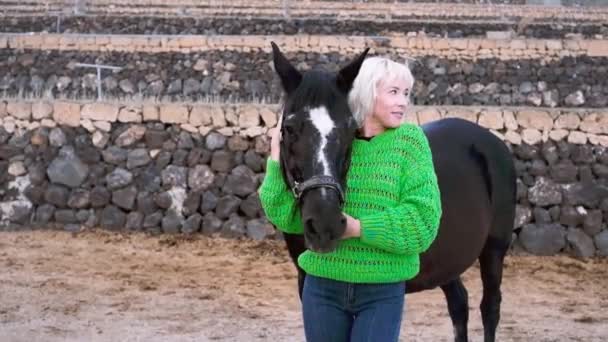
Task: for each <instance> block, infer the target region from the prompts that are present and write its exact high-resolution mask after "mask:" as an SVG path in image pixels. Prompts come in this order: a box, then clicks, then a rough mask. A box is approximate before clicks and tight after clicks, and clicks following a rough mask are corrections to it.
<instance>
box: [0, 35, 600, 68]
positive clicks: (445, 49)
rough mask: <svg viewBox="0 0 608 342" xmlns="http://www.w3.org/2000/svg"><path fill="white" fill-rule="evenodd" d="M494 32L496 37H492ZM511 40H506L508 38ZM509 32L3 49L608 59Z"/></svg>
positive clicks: (102, 38) (122, 40)
mask: <svg viewBox="0 0 608 342" xmlns="http://www.w3.org/2000/svg"><path fill="white" fill-rule="evenodd" d="M491 34H492V33H491ZM504 38H506V39H504ZM510 38H511V36H510V34H508V33H505V32H496V37H492V38H485V39H484V38H433V37H426V36H411V37H408V36H398V37H389V36H387V37H366V36H327V35H324V36H314V35H313V36H309V35H297V36H289V35H277V36H272V35H244V36H239V35H236V36H229V35H224V36H206V35H185V36H179V35H152V36H149V35H86V34H51V33H49V34H46V33H34V34H19V33H0V49H3V48H10V49H40V50H72V51H116V52H120V51H122V52H149V53H158V52H182V53H190V52H200V51H210V50H220V51H222V50H230V51H235V52H250V51H264V52H269V51H270V42H271V41H274V42H276V43H277V44H279V45H280V46H282V47H283V49H284V50H285V51H317V52H321V53H330V52H341V53H346V52H351V51H359V50H361V49H364V48H365V47H374V48H375V49H376V50H377V51H380V52H382V53H385V52H388V51H391V52H394V53H396V54H400V55H407V56H411V57H422V56H429V55H433V56H436V57H441V58H451V59H475V60H476V59H487V58H498V59H501V60H513V59H522V58H537V59H542V60H543V61H551V60H556V59H559V58H563V57H568V56H590V57H606V56H608V40H601V39H587V40H583V39H510Z"/></svg>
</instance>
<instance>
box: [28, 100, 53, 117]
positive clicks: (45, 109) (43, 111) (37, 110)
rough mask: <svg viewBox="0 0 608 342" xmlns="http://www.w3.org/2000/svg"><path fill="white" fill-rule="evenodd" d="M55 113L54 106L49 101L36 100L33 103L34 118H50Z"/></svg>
mask: <svg viewBox="0 0 608 342" xmlns="http://www.w3.org/2000/svg"><path fill="white" fill-rule="evenodd" d="M51 114H53V106H52V105H51V104H50V103H48V102H43V101H40V102H35V103H33V104H32V118H33V119H34V120H42V119H46V118H50V117H51Z"/></svg>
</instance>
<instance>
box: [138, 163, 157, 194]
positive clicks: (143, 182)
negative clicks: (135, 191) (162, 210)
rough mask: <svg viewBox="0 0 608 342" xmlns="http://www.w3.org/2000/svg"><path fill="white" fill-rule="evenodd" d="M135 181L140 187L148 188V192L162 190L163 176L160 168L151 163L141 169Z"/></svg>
mask: <svg viewBox="0 0 608 342" xmlns="http://www.w3.org/2000/svg"><path fill="white" fill-rule="evenodd" d="M135 183H136V185H137V187H138V188H140V189H146V191H148V192H156V191H158V190H160V188H161V178H160V171H159V169H158V168H157V167H156V166H154V165H149V166H148V167H146V168H145V169H144V170H140V171H139V175H138V176H137V178H136V179H135Z"/></svg>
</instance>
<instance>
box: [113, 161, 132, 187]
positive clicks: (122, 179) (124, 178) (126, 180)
mask: <svg viewBox="0 0 608 342" xmlns="http://www.w3.org/2000/svg"><path fill="white" fill-rule="evenodd" d="M131 182H133V174H132V173H131V172H129V171H127V170H125V169H123V168H120V167H118V168H116V169H114V171H112V173H110V174H109V175H107V176H106V185H107V187H108V189H110V190H116V189H119V188H123V187H125V186H127V185H129V184H131Z"/></svg>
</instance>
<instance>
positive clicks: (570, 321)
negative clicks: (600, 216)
mask: <svg viewBox="0 0 608 342" xmlns="http://www.w3.org/2000/svg"><path fill="white" fill-rule="evenodd" d="M464 278H465V282H466V285H467V288H468V290H469V296H470V297H469V298H470V306H471V313H470V317H471V318H470V323H469V328H470V337H471V340H472V341H482V340H483V332H482V327H481V322H480V318H479V317H480V316H479V310H478V309H477V308H478V305H479V301H480V295H481V291H480V290H481V288H480V281H479V276H478V270H477V268H476V267H473V268H471V270H470V271H469V272H467V273H466V274H465V277H464ZM503 293H504V297H503V303H504V304H503V310H502V320H501V324H500V326H499V333H498V340H500V341H586V342H592V341H602V340H603V341H606V339H607V338H608V260H605V259H604V260H592V261H587V262H582V261H578V260H575V259H572V258H568V257H551V258H539V257H530V256H527V257H525V256H510V257H509V258H508V259H507V265H506V269H505V278H504V282H503ZM406 299H407V301H406V303H407V304H406V305H407V308H406V312H405V319H404V323H403V329H402V337H401V339H402V341H451V340H452V339H453V337H452V326H451V323H450V320H449V317H448V315H447V310H446V306H445V301H444V298H443V294H442V292H441V291H440V290H439V289H437V290H432V291H426V292H423V293H418V294H412V295H408V296H407V297H406ZM0 340H1V341H11V342H12V341H28V342H31V341H45V342H51V341H140V340H141V341H303V340H304V338H303V328H302V321H301V317H300V303H299V300H298V298H297V293H296V276H295V270H294V268H293V266H292V264H291V263H290V261H289V259H288V257H287V254H286V252H285V251H284V248H283V245H282V243H281V242H254V241H233V240H222V239H209V238H205V237H195V238H185V237H166V236H165V237H163V236H160V237H150V236H146V235H135V234H131V235H122V234H118V233H109V232H106V231H94V232H86V233H78V234H71V233H64V232H54V231H35V232H22V233H21V232H20V233H16V232H9V233H7V232H4V233H0Z"/></svg>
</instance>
